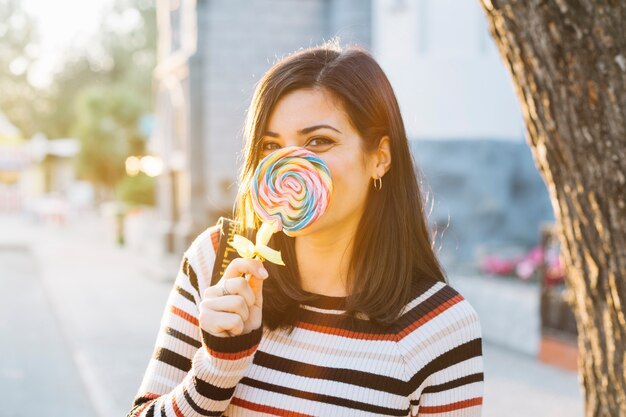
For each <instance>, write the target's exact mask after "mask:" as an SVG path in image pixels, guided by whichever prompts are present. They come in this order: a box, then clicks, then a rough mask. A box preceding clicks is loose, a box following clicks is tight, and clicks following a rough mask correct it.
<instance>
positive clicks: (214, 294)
mask: <svg viewBox="0 0 626 417" xmlns="http://www.w3.org/2000/svg"><path fill="white" fill-rule="evenodd" d="M251 276H254V275H251ZM224 285H225V286H226V290H227V291H228V292H229V293H230V294H234V295H240V296H242V297H243V298H244V299H245V301H246V303H247V304H248V305H249V306H251V305H253V304H254V299H255V296H254V291H253V290H252V288H250V285H249V284H248V281H247V280H246V278H244V277H236V278H230V279H228V280H220V281H219V282H218V283H217V284H215V285H213V286H211V287H209V288H207V289H205V290H204V293H203V299H208V298H222V297H227V296H228V294H227V295H224V290H223V288H222V286H224Z"/></svg>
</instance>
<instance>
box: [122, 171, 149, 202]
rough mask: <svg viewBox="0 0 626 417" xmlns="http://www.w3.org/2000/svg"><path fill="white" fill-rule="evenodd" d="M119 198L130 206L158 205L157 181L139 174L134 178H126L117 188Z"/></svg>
mask: <svg viewBox="0 0 626 417" xmlns="http://www.w3.org/2000/svg"><path fill="white" fill-rule="evenodd" d="M116 194H117V198H118V199H120V200H121V201H123V202H125V203H126V204H128V205H147V206H154V205H155V204H156V180H155V179H154V178H152V177H149V176H147V175H146V174H144V173H143V172H142V173H139V174H138V175H135V176H134V177H130V176H126V177H125V178H124V179H123V180H122V182H120V183H119V185H118V186H117V188H116Z"/></svg>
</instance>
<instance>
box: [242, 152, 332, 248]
mask: <svg viewBox="0 0 626 417" xmlns="http://www.w3.org/2000/svg"><path fill="white" fill-rule="evenodd" d="M332 190H333V183H332V179H331V176H330V170H329V169H328V167H327V166H326V164H325V163H324V161H323V160H322V159H320V158H319V157H318V156H317V155H316V154H315V153H314V152H311V151H308V150H306V149H305V148H301V147H299V146H288V147H285V148H281V149H278V150H276V151H274V152H272V153H271V154H269V155H267V156H266V157H265V158H263V160H261V162H260V163H259V165H258V166H257V169H256V171H255V173H254V177H253V179H252V182H251V183H250V194H251V197H252V205H253V207H254V211H255V212H256V214H257V216H259V218H260V219H261V221H262V222H263V223H273V224H275V226H274V227H275V229H276V231H280V230H282V231H283V232H284V233H285V234H286V235H287V236H293V235H292V234H291V233H292V232H295V231H298V230H301V229H304V228H305V227H307V226H310V225H311V224H313V222H315V221H316V220H317V219H318V218H319V217H320V216H321V215H322V214H324V212H325V211H326V209H327V208H328V205H329V203H330V196H331V194H332Z"/></svg>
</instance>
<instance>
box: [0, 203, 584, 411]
mask: <svg viewBox="0 0 626 417" xmlns="http://www.w3.org/2000/svg"><path fill="white" fill-rule="evenodd" d="M0 231H1V232H0V271H1V272H0V282H1V284H2V287H3V291H2V292H0V309H1V310H0V311H1V312H2V313H3V314H2V316H1V317H2V320H0V339H1V340H2V341H3V343H0V357H1V358H2V360H1V361H0V390H1V391H0V392H2V397H3V401H2V412H1V413H0V415H2V416H3V417H5V416H6V417H21V416H31V415H45V416H47V417H56V416H59V417H61V416H62V417H73V416H81V417H92V416H93V417H118V416H124V415H126V412H127V411H128V410H129V408H130V405H131V403H132V399H133V397H134V395H135V393H136V391H137V389H138V388H139V384H140V381H141V377H142V375H143V372H144V371H145V368H146V366H147V364H148V359H149V357H150V354H151V353H152V348H153V344H154V341H155V338H156V333H157V330H158V326H159V321H160V318H161V314H162V309H163V306H164V304H165V301H166V299H167V296H168V293H169V291H170V289H171V285H172V282H171V281H159V280H157V279H155V278H154V276H153V275H151V274H150V273H149V271H154V270H155V265H154V264H152V265H151V264H149V263H148V260H147V259H146V256H145V254H142V253H137V252H136V251H133V250H130V249H127V248H119V247H116V246H115V244H114V243H113V242H112V239H111V238H110V235H109V234H108V233H106V231H107V230H106V223H103V221H102V220H101V219H99V218H98V217H97V216H93V215H88V216H85V217H83V218H82V219H80V220H75V221H74V222H72V223H71V224H68V225H66V226H54V225H47V226H46V225H36V224H33V223H30V222H28V221H25V220H24V219H21V218H19V217H15V216H12V217H7V216H4V217H3V216H0ZM157 267H158V265H157ZM162 268H165V269H167V270H171V277H172V279H173V277H174V275H175V273H176V269H177V264H176V263H175V262H172V261H171V260H170V262H169V263H168V264H163V267H162ZM157 269H158V268H157ZM161 272H163V271H161ZM164 275H165V276H167V275H168V274H167V273H165V274H164ZM484 355H485V357H484V359H485V380H486V382H485V406H484V413H483V416H484V417H496V416H497V417H502V416H507V417H516V416H524V417H527V416H533V417H542V416H546V417H548V416H549V417H558V416H563V417H565V416H567V417H578V416H582V414H583V413H582V400H581V395H580V392H579V387H578V377H577V375H576V374H574V373H571V372H566V371H562V370H559V369H557V368H553V367H551V366H546V365H544V364H541V363H539V362H537V361H536V360H535V359H534V358H533V357H530V356H525V355H521V354H517V353H514V352H511V351H510V350H508V349H505V348H501V347H498V346H496V345H493V344H490V343H488V342H485V344H484Z"/></svg>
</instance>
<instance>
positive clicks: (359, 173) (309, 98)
mask: <svg viewBox="0 0 626 417" xmlns="http://www.w3.org/2000/svg"><path fill="white" fill-rule="evenodd" d="M261 140H262V143H261V152H262V153H261V155H260V158H263V157H265V156H266V155H268V154H269V153H271V152H273V151H275V150H276V149H279V148H281V147H285V146H300V147H303V148H306V149H308V150H310V151H312V152H315V153H316V154H317V156H318V157H319V158H320V159H322V160H323V161H324V162H325V163H326V165H327V166H328V168H329V169H330V174H331V177H332V180H333V192H332V195H331V199H330V205H329V206H328V208H327V209H326V212H325V213H324V215H322V216H321V217H320V218H319V219H318V220H317V221H315V222H314V223H313V224H312V225H311V226H309V227H306V228H304V229H301V230H299V231H297V232H292V233H291V235H293V236H300V235H305V234H309V233H314V232H318V231H322V230H333V229H334V228H336V227H337V226H347V225H349V224H354V225H355V226H356V224H358V221H359V220H360V218H361V214H362V212H363V208H364V204H365V199H366V195H367V190H368V187H369V186H370V184H371V182H370V181H371V180H372V178H373V177H374V176H376V174H375V173H376V171H375V168H374V166H375V161H374V156H373V154H372V155H371V156H368V155H366V154H365V153H364V152H363V150H362V142H361V141H362V138H361V136H360V135H359V134H358V132H357V131H356V130H354V128H353V127H352V125H351V124H350V121H349V119H348V115H347V114H345V113H344V110H343V108H342V106H341V104H340V103H339V102H338V101H337V100H336V99H334V97H333V96H332V95H331V94H330V93H328V92H327V91H325V90H320V89H300V90H295V91H292V92H290V93H288V94H286V95H284V96H283V97H281V99H280V100H279V101H278V102H277V103H276V106H275V107H274V109H273V111H272V113H271V114H270V117H269V120H268V123H267V129H266V131H265V132H264V133H263V134H262V138H261ZM353 222H354V223H353Z"/></svg>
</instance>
